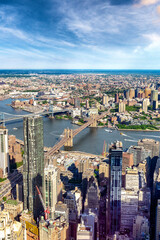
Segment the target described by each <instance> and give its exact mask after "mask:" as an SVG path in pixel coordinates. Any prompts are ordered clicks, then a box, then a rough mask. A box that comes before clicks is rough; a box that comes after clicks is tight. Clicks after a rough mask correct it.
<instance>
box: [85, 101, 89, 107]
mask: <svg viewBox="0 0 160 240" xmlns="http://www.w3.org/2000/svg"><path fill="white" fill-rule="evenodd" d="M86 109H89V100H88V99H87V100H86Z"/></svg>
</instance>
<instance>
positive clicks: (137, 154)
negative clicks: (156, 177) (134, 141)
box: [128, 145, 151, 166]
mask: <svg viewBox="0 0 160 240" xmlns="http://www.w3.org/2000/svg"><path fill="white" fill-rule="evenodd" d="M128 152H129V153H132V154H133V164H134V166H137V165H138V164H139V163H140V162H143V161H144V160H146V159H147V158H148V157H149V156H151V150H149V149H148V150H147V149H145V148H144V146H143V145H141V146H130V147H129V149H128Z"/></svg>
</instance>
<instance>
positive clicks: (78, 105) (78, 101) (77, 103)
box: [74, 98, 80, 108]
mask: <svg viewBox="0 0 160 240" xmlns="http://www.w3.org/2000/svg"><path fill="white" fill-rule="evenodd" d="M74 107H75V108H79V107H80V98H75V99H74Z"/></svg>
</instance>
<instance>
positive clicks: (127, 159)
mask: <svg viewBox="0 0 160 240" xmlns="http://www.w3.org/2000/svg"><path fill="white" fill-rule="evenodd" d="M122 156H123V160H122V171H125V170H126V168H127V167H132V166H133V165H134V161H133V153H128V152H123V155H122Z"/></svg>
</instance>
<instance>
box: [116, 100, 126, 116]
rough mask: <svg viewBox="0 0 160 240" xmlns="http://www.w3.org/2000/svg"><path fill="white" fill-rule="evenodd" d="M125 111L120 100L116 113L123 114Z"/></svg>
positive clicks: (124, 106) (124, 105) (123, 104)
mask: <svg viewBox="0 0 160 240" xmlns="http://www.w3.org/2000/svg"><path fill="white" fill-rule="evenodd" d="M125 111H126V104H125V103H124V102H123V101H122V100H121V101H120V102H119V104H118V112H119V113H121V112H125Z"/></svg>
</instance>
